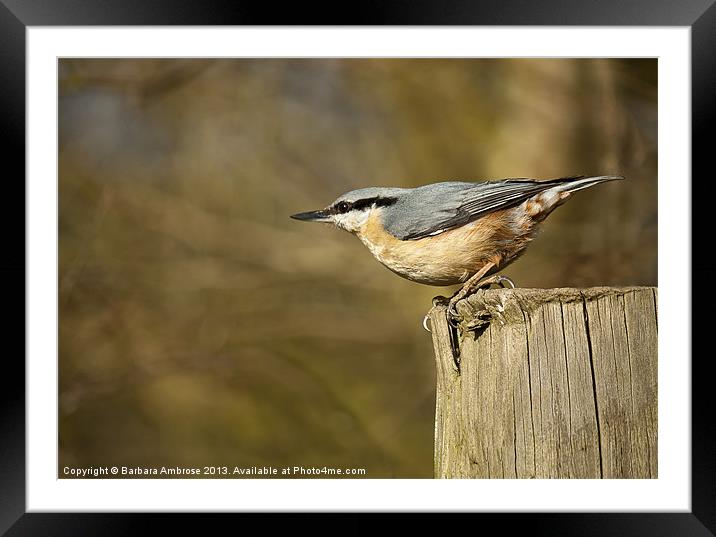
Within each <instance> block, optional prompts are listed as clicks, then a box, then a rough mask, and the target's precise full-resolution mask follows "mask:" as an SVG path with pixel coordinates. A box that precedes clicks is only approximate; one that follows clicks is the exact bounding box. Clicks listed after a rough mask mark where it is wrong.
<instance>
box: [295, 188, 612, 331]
mask: <svg viewBox="0 0 716 537" xmlns="http://www.w3.org/2000/svg"><path fill="white" fill-rule="evenodd" d="M615 179H623V177H620V176H614V175H603V176H598V177H565V178H561V179H551V180H546V181H537V180H534V179H505V180H501V181H485V182H481V183H465V182H446V183H434V184H429V185H424V186H421V187H418V188H383V187H371V188H362V189H360V190H353V191H351V192H348V193H346V194H343V195H342V196H341V197H339V198H338V199H337V200H336V201H334V202H333V203H331V204H330V205H329V206H328V207H327V208H325V209H321V210H318V211H311V212H306V213H299V214H294V215H293V216H292V217H291V218H295V219H297V220H307V221H311V222H328V223H333V224H334V225H336V226H337V227H339V228H341V229H345V230H346V231H349V232H351V233H353V234H354V235H356V236H357V237H358V238H359V239H360V240H361V241H362V242H363V244H365V245H366V246H367V247H368V249H369V250H370V251H371V253H372V254H373V255H374V256H375V257H376V259H378V261H380V262H381V263H382V264H383V265H385V266H386V267H388V268H389V269H390V270H392V271H393V272H395V273H396V274H398V275H399V276H402V277H403V278H407V279H408V280H411V281H414V282H418V283H423V284H427V285H454V284H458V283H463V284H464V285H463V287H462V288H461V289H460V290H459V291H458V292H457V293H456V294H455V295H453V297H452V299H451V300H450V303H449V305H448V316H449V317H450V316H452V317H453V318H454V317H456V311H455V304H456V303H457V301H458V300H460V299H462V298H464V297H465V296H467V295H468V294H469V293H470V292H471V291H473V290H474V289H476V288H477V287H478V283H481V285H480V286H482V285H484V284H485V283H495V282H497V281H499V280H498V279H496V278H499V277H496V278H489V279H488V280H485V281H483V282H480V280H481V279H482V278H485V277H486V276H489V275H491V274H493V273H495V272H497V271H498V270H500V269H502V268H503V267H505V266H507V265H508V264H510V263H512V262H513V261H514V260H515V259H517V258H518V257H519V256H520V255H521V254H522V253H523V252H524V250H525V248H526V247H527V245H528V244H529V242H530V241H531V240H532V239H533V238H534V236H535V233H536V231H537V225H538V224H539V223H540V222H541V221H542V220H544V219H545V218H546V217H547V215H549V214H550V213H551V212H552V211H553V210H554V209H555V208H556V207H558V206H559V205H561V204H562V203H564V201H565V200H566V199H567V198H569V196H570V195H571V194H572V192H576V191H577V190H582V189H584V188H588V187H590V186H593V185H596V184H598V183H602V182H605V181H612V180H615Z"/></svg>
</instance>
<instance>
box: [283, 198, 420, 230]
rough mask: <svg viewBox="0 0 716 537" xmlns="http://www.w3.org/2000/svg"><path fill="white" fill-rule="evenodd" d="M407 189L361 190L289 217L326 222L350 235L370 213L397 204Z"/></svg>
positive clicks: (366, 219)
mask: <svg viewBox="0 0 716 537" xmlns="http://www.w3.org/2000/svg"><path fill="white" fill-rule="evenodd" d="M408 191H409V189H405V188H383V187H372V188H361V189H360V190H352V191H351V192H346V193H345V194H343V195H342V196H340V197H339V198H338V199H337V200H335V201H334V202H333V203H331V204H330V205H329V206H328V207H326V208H325V209H319V210H318V211H308V212H305V213H298V214H294V215H291V218H295V219H296V220H304V221H307V222H326V223H331V224H334V225H335V226H336V227H339V228H341V229H345V230H346V231H349V232H351V233H356V232H358V231H359V230H360V229H361V227H362V226H363V225H364V224H365V223H366V222H367V221H368V218H369V217H370V214H371V212H372V211H374V210H377V209H380V208H385V207H390V206H392V205H394V204H395V203H397V202H398V200H399V199H400V197H401V196H403V195H404V194H405V193H406V192H408Z"/></svg>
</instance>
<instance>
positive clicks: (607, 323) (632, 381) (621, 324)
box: [430, 287, 657, 479]
mask: <svg viewBox="0 0 716 537" xmlns="http://www.w3.org/2000/svg"><path fill="white" fill-rule="evenodd" d="M656 300H657V290H656V288H652V287H629V288H611V287H597V288H590V289H491V290H480V291H478V292H477V293H476V294H474V295H472V296H470V297H468V298H467V299H465V300H462V301H461V302H460V303H458V305H457V306H458V312H459V313H460V317H461V321H460V325H459V337H458V341H459V348H460V366H459V369H458V367H456V366H455V363H454V361H453V353H452V351H451V347H450V335H449V325H448V324H447V321H446V317H445V307H444V306H443V305H439V306H436V307H435V308H433V310H432V312H431V313H430V321H431V326H432V337H433V345H434V348H435V359H436V364H437V398H436V411H435V476H436V477H454V478H466V477H473V478H605V479H606V478H656V477H657V308H656Z"/></svg>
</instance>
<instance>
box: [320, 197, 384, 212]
mask: <svg viewBox="0 0 716 537" xmlns="http://www.w3.org/2000/svg"><path fill="white" fill-rule="evenodd" d="M396 201H398V200H397V198H380V197H377V198H364V199H362V200H356V201H354V202H353V203H351V202H349V201H339V202H338V203H336V204H335V205H334V206H333V207H331V212H333V213H334V214H345V213H347V212H349V211H352V210H354V209H356V210H359V211H360V210H363V209H365V208H366V207H371V206H373V205H375V206H376V207H387V206H389V205H393V204H394V203H395V202H396Z"/></svg>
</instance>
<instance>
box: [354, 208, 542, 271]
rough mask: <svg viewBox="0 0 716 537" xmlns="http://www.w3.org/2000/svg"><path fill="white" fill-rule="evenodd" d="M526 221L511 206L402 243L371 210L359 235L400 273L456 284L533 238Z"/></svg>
mask: <svg viewBox="0 0 716 537" xmlns="http://www.w3.org/2000/svg"><path fill="white" fill-rule="evenodd" d="M527 223H528V220H527V219H525V218H523V215H522V214H518V213H517V212H516V211H515V210H514V209H511V210H507V211H500V212H496V213H492V214H488V215H486V216H484V217H482V218H480V219H478V220H475V221H473V222H470V223H469V224H467V225H464V226H462V227H459V228H456V229H452V230H450V231H445V232H443V233H440V234H438V235H434V236H431V237H425V238H422V239H418V240H408V241H401V240H400V239H398V238H396V237H394V236H393V235H391V234H390V233H388V232H387V231H386V230H385V228H384V226H383V224H382V221H381V218H380V214H379V211H372V213H371V215H370V216H369V217H368V219H367V220H366V222H365V223H364V224H363V225H362V226H361V228H360V229H359V230H358V231H357V232H356V235H357V236H358V238H359V239H360V240H361V241H363V243H364V244H365V245H366V246H367V247H368V249H369V250H370V251H371V253H372V254H373V255H374V256H375V257H376V259H378V261H380V262H381V263H382V264H383V265H385V266H386V267H388V268H389V269H390V270H392V271H393V272H395V273H396V274H398V275H400V276H402V277H404V278H407V279H409V280H412V281H415V282H418V283H424V284H427V285H454V284H457V283H462V282H465V281H466V280H467V279H468V278H470V276H472V275H473V274H475V273H476V272H477V271H478V270H480V268H482V267H483V266H484V265H485V264H486V263H488V262H490V261H492V262H495V263H496V264H497V265H498V268H499V266H504V265H505V264H506V262H509V261H511V260H512V259H514V258H515V257H516V256H517V255H518V254H519V253H520V252H521V251H522V250H523V249H524V248H525V247H526V245H527V242H528V241H529V240H530V239H531V237H530V231H531V229H530V228H531V225H525V224H527Z"/></svg>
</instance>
